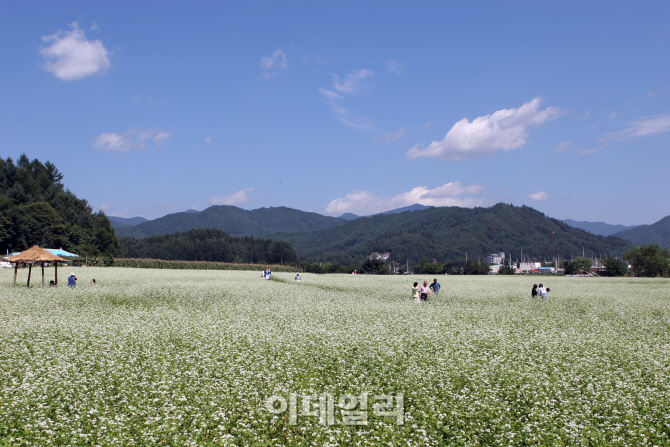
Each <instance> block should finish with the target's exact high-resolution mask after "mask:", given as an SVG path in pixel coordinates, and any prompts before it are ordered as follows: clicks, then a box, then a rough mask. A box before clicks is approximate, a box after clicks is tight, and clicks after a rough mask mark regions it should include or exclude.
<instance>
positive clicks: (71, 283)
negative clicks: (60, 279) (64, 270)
mask: <svg viewBox="0 0 670 447" xmlns="http://www.w3.org/2000/svg"><path fill="white" fill-rule="evenodd" d="M96 284H98V283H97V282H95V279H92V280H91V285H92V286H95V285H96ZM67 285H68V287H76V286H77V275H75V274H74V272H72V273H70V276H68V277H67ZM49 287H56V281H54V280H51V281H49Z"/></svg>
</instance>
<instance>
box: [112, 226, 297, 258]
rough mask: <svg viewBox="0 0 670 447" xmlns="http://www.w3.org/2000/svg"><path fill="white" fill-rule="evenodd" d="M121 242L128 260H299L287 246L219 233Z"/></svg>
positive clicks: (191, 232) (123, 239) (207, 231)
mask: <svg viewBox="0 0 670 447" xmlns="http://www.w3.org/2000/svg"><path fill="white" fill-rule="evenodd" d="M119 239H120V242H121V248H122V250H123V255H124V256H125V257H128V258H152V259H164V260H179V261H212V262H240V263H249V262H253V263H267V264H280V263H284V264H289V263H293V262H296V261H297V260H298V257H297V255H296V253H295V250H293V247H291V246H290V245H289V244H288V243H287V242H284V241H273V240H270V239H255V238H253V237H249V236H245V237H232V236H229V235H228V234H226V233H224V232H223V231H221V230H216V229H204V228H203V229H197V230H189V231H187V232H185V233H175V234H163V235H157V236H149V237H146V238H142V239H134V238H129V237H121V238H119Z"/></svg>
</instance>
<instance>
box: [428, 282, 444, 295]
mask: <svg viewBox="0 0 670 447" xmlns="http://www.w3.org/2000/svg"><path fill="white" fill-rule="evenodd" d="M441 288H442V286H441V285H440V283H439V282H437V278H435V279H433V283H432V284H431V285H430V290H432V291H433V293H434V294H435V296H437V295H438V294H439V293H440V289H441Z"/></svg>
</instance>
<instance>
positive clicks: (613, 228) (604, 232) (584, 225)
mask: <svg viewBox="0 0 670 447" xmlns="http://www.w3.org/2000/svg"><path fill="white" fill-rule="evenodd" d="M563 222H565V223H566V224H568V225H570V226H571V227H575V228H581V229H582V230H586V231H588V232H589V233H593V234H599V235H601V236H611V235H613V234H616V233H618V232H620V231H625V230H631V229H633V228H635V227H638V226H639V225H618V224H617V225H612V224H608V223H605V222H599V221H598V222H587V221H576V220H572V219H563Z"/></svg>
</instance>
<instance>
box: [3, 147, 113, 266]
mask: <svg viewBox="0 0 670 447" xmlns="http://www.w3.org/2000/svg"><path fill="white" fill-rule="evenodd" d="M62 180H63V174H62V173H61V172H59V171H58V169H57V168H56V166H55V165H54V164H52V163H51V162H49V161H47V162H46V163H42V162H40V161H39V160H32V161H31V160H30V159H29V158H28V157H27V156H26V155H25V154H23V155H21V156H20V157H19V159H18V160H17V162H16V163H14V161H13V160H12V159H11V158H7V159H6V160H3V159H1V158H0V251H1V252H2V253H5V252H7V251H10V252H12V251H23V250H25V249H27V248H29V247H31V246H32V245H39V246H40V247H44V248H62V249H64V250H67V251H70V252H73V253H76V254H80V255H83V254H89V255H93V256H100V255H103V256H104V255H119V254H120V253H121V252H120V250H119V242H118V239H117V237H116V235H115V234H114V229H113V228H112V226H111V223H110V222H109V219H108V218H107V216H105V214H104V213H102V212H97V213H94V212H93V209H92V208H91V206H90V205H89V204H88V202H87V201H86V200H84V199H79V198H77V196H75V195H74V193H72V192H71V191H70V190H69V189H66V188H65V187H64V186H63V183H62Z"/></svg>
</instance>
